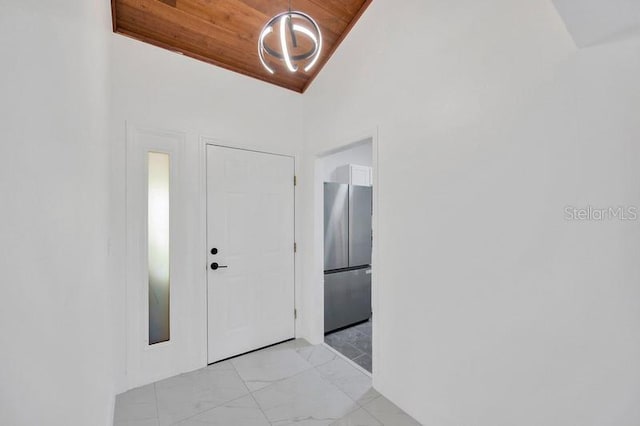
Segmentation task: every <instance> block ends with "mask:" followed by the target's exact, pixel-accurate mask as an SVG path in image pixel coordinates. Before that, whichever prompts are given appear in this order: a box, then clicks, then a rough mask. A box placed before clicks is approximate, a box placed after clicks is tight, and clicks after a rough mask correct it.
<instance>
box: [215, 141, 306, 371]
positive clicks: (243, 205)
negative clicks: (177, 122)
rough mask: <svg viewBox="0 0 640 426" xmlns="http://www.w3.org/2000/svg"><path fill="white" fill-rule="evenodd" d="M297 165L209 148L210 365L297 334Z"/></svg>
mask: <svg viewBox="0 0 640 426" xmlns="http://www.w3.org/2000/svg"><path fill="white" fill-rule="evenodd" d="M293 176H294V160H293V158H292V157H286V156H281V155H273V154H264V153H258V152H253V151H245V150H240V149H233V148H226V147H219V146H214V145H207V242H208V248H207V250H208V254H207V255H208V270H209V273H208V279H207V281H208V283H207V285H208V338H209V343H208V345H209V352H208V360H209V363H212V362H216V361H220V360H222V359H225V358H229V357H232V356H235V355H238V354H242V353H244V352H248V351H252V350H254V349H259V348H262V347H264V346H268V345H271V344H274V343H278V342H281V341H284V340H288V339H291V338H293V337H294V334H295V330H294V327H295V320H294V182H293Z"/></svg>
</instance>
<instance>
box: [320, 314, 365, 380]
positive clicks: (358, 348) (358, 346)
mask: <svg viewBox="0 0 640 426" xmlns="http://www.w3.org/2000/svg"><path fill="white" fill-rule="evenodd" d="M324 342H325V343H326V344H327V345H329V346H331V347H332V348H333V349H335V350H337V351H338V352H340V353H341V354H342V355H344V356H345V357H347V358H348V359H350V360H351V361H353V362H355V363H356V364H358V365H359V366H360V367H362V368H364V369H365V370H367V371H368V372H370V373H371V372H372V371H373V368H372V359H371V320H369V321H367V322H363V323H361V324H358V325H355V326H353V327H349V328H345V329H343V330H340V331H336V332H334V333H331V334H327V335H326V336H324Z"/></svg>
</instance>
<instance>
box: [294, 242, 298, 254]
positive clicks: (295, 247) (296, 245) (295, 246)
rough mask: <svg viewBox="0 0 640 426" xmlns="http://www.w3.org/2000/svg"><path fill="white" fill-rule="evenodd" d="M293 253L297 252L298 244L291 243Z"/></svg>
mask: <svg viewBox="0 0 640 426" xmlns="http://www.w3.org/2000/svg"><path fill="white" fill-rule="evenodd" d="M293 252H294V253H297V252H298V243H293Z"/></svg>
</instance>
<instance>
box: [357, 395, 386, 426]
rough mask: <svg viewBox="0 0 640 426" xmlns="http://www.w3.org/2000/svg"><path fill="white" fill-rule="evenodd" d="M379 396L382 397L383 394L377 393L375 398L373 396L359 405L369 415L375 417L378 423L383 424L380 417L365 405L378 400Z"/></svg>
mask: <svg viewBox="0 0 640 426" xmlns="http://www.w3.org/2000/svg"><path fill="white" fill-rule="evenodd" d="M380 398H384V395H378V396H376V397H375V398H373V399H372V400H371V401H368V402H367V403H366V404H362V405H361V407H362V409H363V410H364V411H366V412H367V413H369V414H370V415H371V417H373V418H374V419H376V420H377V421H378V423H380V424H382V425H384V422H383V421H382V419H380V418H379V417H378V416H376V415H375V413H373V412H372V411H371V410H369V409H368V408H367V405H371V404H373V403H374V402H375V401H377V400H379V399H380Z"/></svg>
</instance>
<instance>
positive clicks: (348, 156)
mask: <svg viewBox="0 0 640 426" xmlns="http://www.w3.org/2000/svg"><path fill="white" fill-rule="evenodd" d="M372 145H373V144H372V143H371V141H370V140H365V141H362V142H358V143H356V144H354V145H351V146H348V147H345V148H343V149H340V150H339V151H337V152H332V153H330V154H327V155H325V156H323V157H322V158H321V159H319V161H322V166H320V165H318V167H322V168H323V170H324V171H323V182H336V175H335V172H336V169H337V168H338V167H341V166H344V165H345V164H356V165H358V166H366V167H373V146H372Z"/></svg>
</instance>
